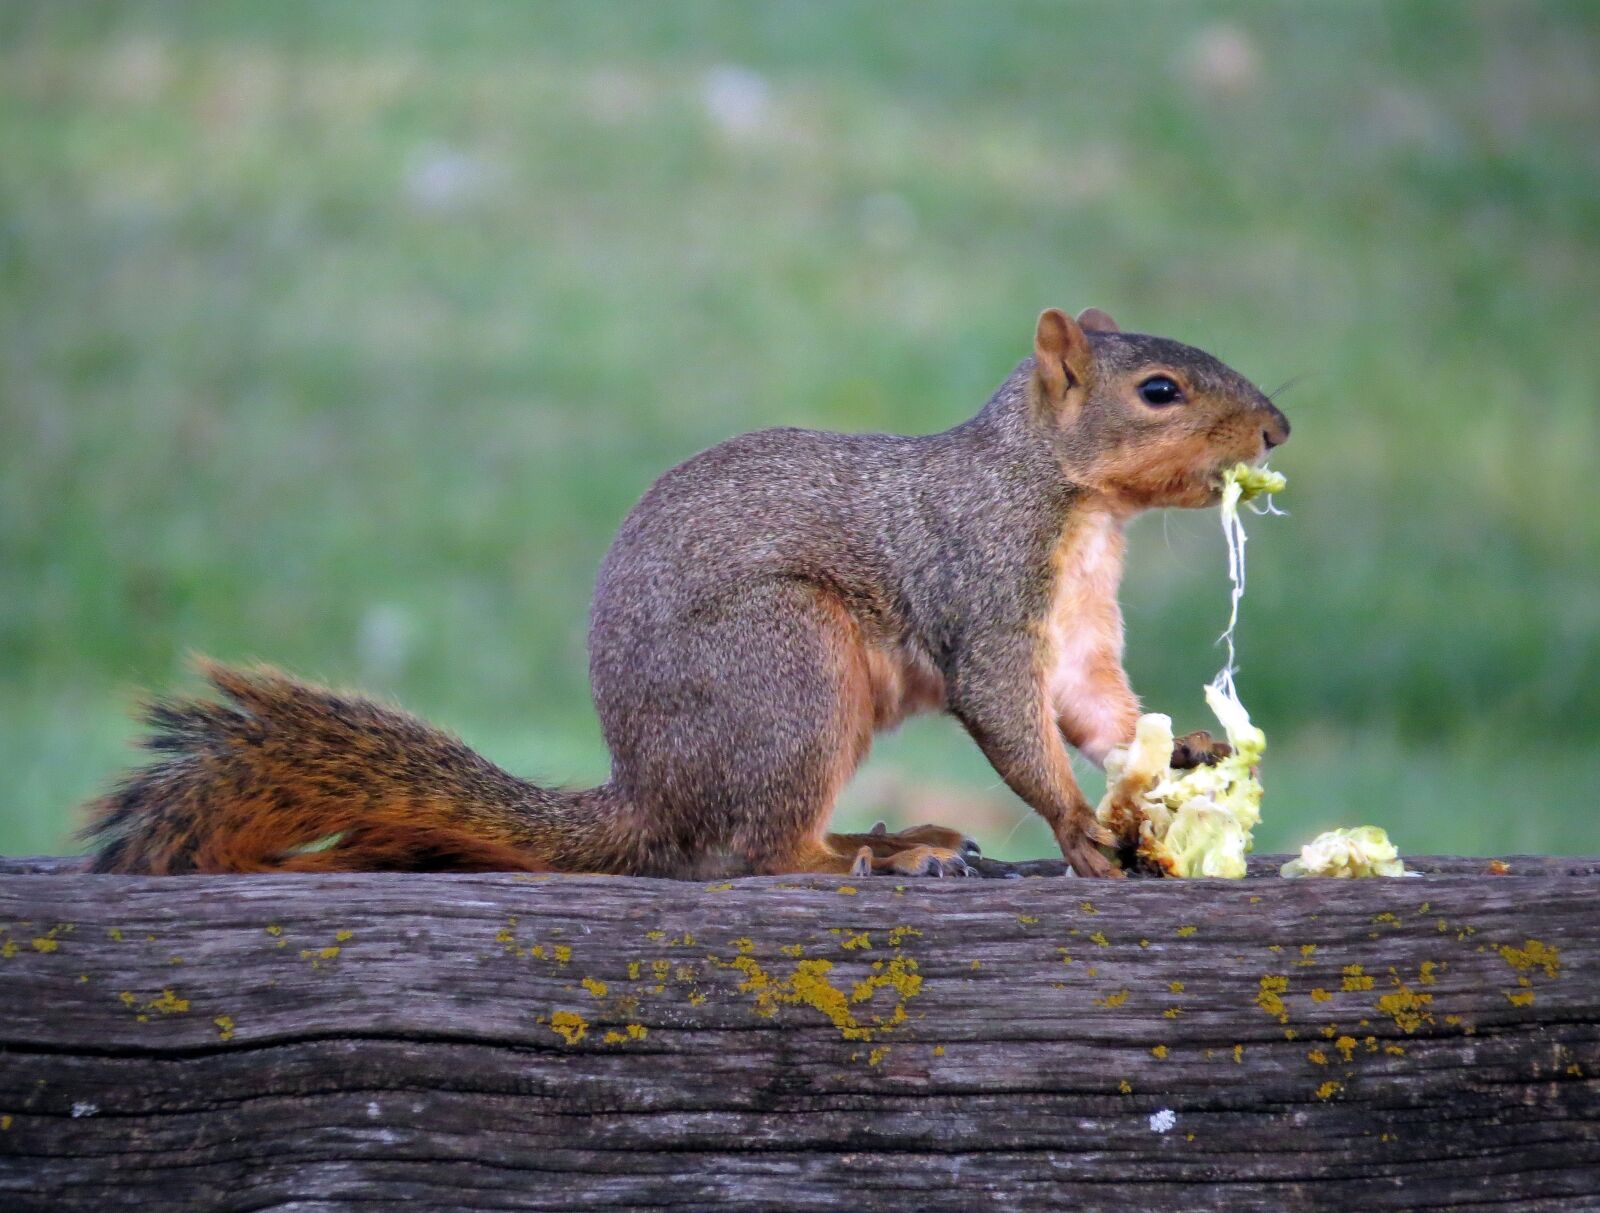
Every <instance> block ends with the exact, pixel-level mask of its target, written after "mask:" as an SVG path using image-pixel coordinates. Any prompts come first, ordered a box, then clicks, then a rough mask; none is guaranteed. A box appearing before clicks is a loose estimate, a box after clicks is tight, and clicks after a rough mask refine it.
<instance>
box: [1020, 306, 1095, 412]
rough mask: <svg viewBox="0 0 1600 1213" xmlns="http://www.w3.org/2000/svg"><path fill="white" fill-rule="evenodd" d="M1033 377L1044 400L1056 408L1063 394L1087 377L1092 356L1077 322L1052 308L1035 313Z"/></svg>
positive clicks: (1087, 342) (1092, 359) (1086, 339)
mask: <svg viewBox="0 0 1600 1213" xmlns="http://www.w3.org/2000/svg"><path fill="white" fill-rule="evenodd" d="M1033 358H1034V362H1035V364H1036V370H1035V372H1034V373H1035V374H1036V375H1037V377H1038V380H1039V387H1040V390H1041V391H1042V393H1043V395H1044V398H1045V400H1046V401H1047V402H1049V403H1050V404H1060V403H1061V401H1062V400H1063V399H1064V398H1065V397H1066V394H1067V393H1068V392H1069V391H1071V390H1072V389H1073V388H1075V387H1078V386H1080V385H1081V384H1082V383H1083V382H1084V380H1086V379H1087V378H1088V377H1089V367H1090V366H1091V365H1092V364H1093V362H1094V353H1093V351H1092V350H1090V348H1089V339H1088V338H1087V337H1085V336H1084V335H1083V330H1082V329H1081V328H1079V327H1078V322H1077V321H1076V320H1074V319H1073V318H1072V317H1071V316H1069V315H1067V314H1066V313H1065V312H1063V311H1060V310H1058V309H1056V308H1053V307H1052V308H1046V309H1045V310H1044V311H1042V312H1040V313H1039V327H1038V328H1037V329H1035V330H1034V334H1033Z"/></svg>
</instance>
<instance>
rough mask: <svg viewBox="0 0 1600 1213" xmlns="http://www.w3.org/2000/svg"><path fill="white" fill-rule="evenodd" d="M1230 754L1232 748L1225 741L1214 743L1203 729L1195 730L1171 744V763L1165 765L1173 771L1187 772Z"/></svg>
mask: <svg viewBox="0 0 1600 1213" xmlns="http://www.w3.org/2000/svg"><path fill="white" fill-rule="evenodd" d="M1232 753H1233V747H1232V746H1231V745H1229V744H1228V743H1227V742H1226V741H1216V740H1214V739H1213V738H1212V736H1211V734H1210V733H1208V732H1206V731H1205V730H1204V729H1197V730H1195V731H1194V732H1193V733H1185V734H1184V735H1183V736H1182V737H1180V738H1178V739H1177V740H1176V741H1174V742H1173V743H1172V761H1171V762H1169V763H1168V764H1167V765H1168V766H1170V767H1171V768H1172V769H1173V770H1175V771H1187V770H1189V769H1191V768H1192V767H1199V766H1209V765H1211V764H1212V763H1214V762H1216V761H1217V760H1218V759H1221V758H1226V757H1227V756H1228V755H1229V754H1232Z"/></svg>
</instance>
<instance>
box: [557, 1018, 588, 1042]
mask: <svg viewBox="0 0 1600 1213" xmlns="http://www.w3.org/2000/svg"><path fill="white" fill-rule="evenodd" d="M550 1030H551V1031H552V1032H554V1033H556V1035H558V1036H560V1037H561V1039H562V1040H564V1041H566V1042H567V1043H568V1044H569V1045H575V1044H577V1043H578V1042H579V1041H580V1040H582V1039H583V1038H584V1036H585V1035H587V1034H588V1031H589V1021H588V1020H586V1019H585V1018H584V1017H583V1016H582V1015H579V1014H578V1013H577V1012H576V1011H557V1012H556V1013H555V1014H553V1015H552V1016H550Z"/></svg>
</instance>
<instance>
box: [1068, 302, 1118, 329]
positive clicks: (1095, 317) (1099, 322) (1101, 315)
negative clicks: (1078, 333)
mask: <svg viewBox="0 0 1600 1213" xmlns="http://www.w3.org/2000/svg"><path fill="white" fill-rule="evenodd" d="M1078 327H1079V328H1081V329H1082V330H1083V331H1084V332H1086V333H1120V332H1121V331H1122V326H1121V325H1120V324H1118V323H1117V322H1116V321H1115V320H1113V319H1111V317H1110V316H1109V315H1107V314H1106V313H1105V312H1102V311H1101V310H1100V309H1099V308H1097V307H1086V308H1084V309H1083V311H1081V312H1079V313H1078Z"/></svg>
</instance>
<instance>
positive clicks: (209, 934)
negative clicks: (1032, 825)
mask: <svg viewBox="0 0 1600 1213" xmlns="http://www.w3.org/2000/svg"><path fill="white" fill-rule="evenodd" d="M1509 863H1510V869H1511V874H1510V875H1507V876H1496V875H1487V874H1486V869H1485V863H1484V861H1482V860H1428V861H1422V862H1421V863H1420V864H1419V866H1421V867H1423V868H1425V869H1426V870H1428V871H1429V873H1430V874H1429V875H1427V876H1424V877H1422V878H1419V879H1411V880H1371V881H1330V880H1322V881H1317V880H1302V881H1286V880H1279V879H1276V878H1275V877H1270V876H1261V877H1259V878H1258V877H1252V878H1250V879H1246V880H1243V881H1237V882H1226V881H1191V882H1175V881H1126V882H1118V883H1110V882H1089V881H1079V880H1073V879H1021V880H1009V881H1002V880H992V881H954V880H947V881H933V880H920V881H919V880H892V879H884V878H875V879H871V880H848V879H845V880H837V879H827V878H803V879H801V878H777V879H758V880H742V881H734V882H717V883H688V882H684V883H678V882H669V881H651V880H628V879H605V878H584V877H540V876H526V875H497V876H476V875H475V876H411V875H405V876H401V875H394V876H378V875H364V876H295V877H290V876H254V877H239V878H231V877H230V878H224V877H189V878H174V879H146V878H129V877H111V876H89V875H83V874H78V873H75V872H73V871H72V870H71V868H72V864H71V863H70V862H67V861H55V862H42V861H12V862H11V863H9V864H8V865H5V867H4V868H3V869H0V872H3V873H4V874H0V979H3V981H4V1003H3V1006H4V1010H3V1013H0V1050H3V1052H0V1208H4V1209H7V1210H17V1211H27V1210H46V1209H48V1210H75V1209H83V1210H95V1211H97V1213H98V1211H101V1210H117V1209H134V1208H141V1209H142V1208H147V1207H159V1208H162V1209H164V1210H186V1209H207V1210H210V1209H229V1210H247V1209H248V1210H254V1209H267V1208H295V1209H332V1208H347V1207H354V1206H356V1205H365V1206H367V1207H375V1208H391V1207H400V1206H402V1205H404V1206H407V1207H413V1206H414V1207H419V1208H420V1207H428V1208H474V1209H530V1210H542V1209H574V1208H601V1207H616V1208H646V1209H658V1208H659V1209H666V1208H674V1209H699V1208H709V1207H712V1206H715V1207H718V1208H735V1209H764V1210H845V1209H848V1210H879V1209H883V1210H891V1209H892V1210H902V1209H949V1210H962V1211H968V1210H972V1209H977V1208H983V1209H1028V1208H1047V1207H1058V1208H1070V1209H1075V1210H1098V1209H1107V1210H1109V1209H1117V1210H1124V1209H1141V1210H1169V1209H1170V1210H1184V1211H1185V1213H1198V1211H1201V1210H1230V1211H1232V1210H1282V1209H1330V1210H1350V1209H1362V1210H1365V1209H1407V1210H1414V1209H1446V1208H1469V1207H1470V1208H1474V1209H1478V1208H1497V1209H1498V1208H1504V1209H1525V1210H1547V1209H1548V1210H1556V1209H1560V1210H1571V1209H1590V1208H1600V1195H1597V1193H1600V1087H1597V1077H1600V980H1597V974H1600V932H1597V930H1596V926H1597V911H1596V905H1597V894H1600V864H1597V863H1596V862H1595V861H1593V860H1551V859H1543V860H1541V859H1536V858H1528V857H1519V858H1513V859H1512V860H1510V861H1509ZM997 870H999V869H997ZM1034 870H1040V869H1038V868H1037V867H1036V868H1035V869H1034ZM1043 870H1046V871H1048V870H1050V868H1049V866H1048V865H1046V866H1045V867H1044V868H1043ZM1267 870H1270V866H1267Z"/></svg>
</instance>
